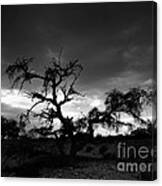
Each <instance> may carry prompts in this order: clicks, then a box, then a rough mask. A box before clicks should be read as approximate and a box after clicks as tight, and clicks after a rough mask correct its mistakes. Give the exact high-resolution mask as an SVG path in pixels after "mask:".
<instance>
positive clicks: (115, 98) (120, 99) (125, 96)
mask: <svg viewBox="0 0 162 186" xmlns="http://www.w3.org/2000/svg"><path fill="white" fill-rule="evenodd" d="M106 95H107V97H106V100H105V105H106V111H105V120H106V121H107V123H109V124H110V125H112V124H113V125H114V126H115V127H116V128H118V127H119V126H122V125H129V127H131V124H130V123H129V124H127V123H126V124H125V123H123V122H119V121H117V117H116V114H115V113H116V112H125V113H127V114H129V115H131V116H132V117H133V118H134V119H135V120H137V121H138V122H139V123H140V124H141V125H147V121H145V120H144V119H142V117H141V113H142V111H143V109H144V105H147V104H149V103H150V101H151V99H150V97H151V95H150V92H148V91H146V90H144V89H141V88H132V89H130V90H129V91H128V92H125V93H123V92H121V91H119V90H116V89H114V90H112V91H111V92H109V93H106Z"/></svg>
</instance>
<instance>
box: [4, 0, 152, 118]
mask: <svg viewBox="0 0 162 186" xmlns="http://www.w3.org/2000/svg"><path fill="white" fill-rule="evenodd" d="M152 10H153V9H152V2H147V3H146V2H145V3H144V2H138V3H133V2H131V3H100V4H98V3H95V4H62V5H59V4H57V5H25V6H23V5H21V6H20V5H19V6H16V5H10V6H2V60H1V61H2V64H1V67H2V78H1V79H2V82H1V85H2V91H1V107H2V108H1V110H2V114H5V115H7V116H9V117H15V116H16V115H17V114H18V113H20V112H21V111H23V110H25V109H27V108H29V107H30V105H31V101H30V100H28V99H27V98H24V95H23V93H19V94H18V89H14V90H13V91H12V92H11V91H10V87H11V84H10V82H9V80H8V78H7V76H6V74H5V69H6V67H7V66H8V65H9V64H11V63H13V62H14V60H15V59H16V58H17V57H21V56H29V57H35V61H34V64H33V68H35V69H36V70H38V71H39V72H41V71H42V70H43V67H44V66H45V65H47V64H48V62H49V61H50V59H51V57H53V56H57V55H58V52H59V50H60V48H61V47H62V48H63V59H64V61H68V60H72V59H76V58H78V59H79V60H80V63H81V64H82V65H83V67H84V70H83V72H82V74H81V77H80V79H79V82H78V84H77V87H78V89H79V90H80V91H82V92H83V93H84V94H85V95H86V96H85V97H84V98H78V99H76V100H74V101H73V102H72V103H69V104H67V106H66V108H65V112H66V114H71V115H77V114H78V113H81V112H83V113H86V112H87V111H88V110H89V109H90V108H92V107H93V106H98V107H99V108H101V109H103V107H104V106H103V101H104V98H105V92H106V91H108V90H110V89H112V88H119V89H122V90H126V89H128V88H130V87H135V86H139V85H146V84H150V83H151V82H152V79H153V26H154V25H153V17H152V14H153V12H152ZM33 87H34V88H35V89H39V87H38V86H37V84H36V83H35V84H33V85H31V86H29V85H27V86H26V89H27V90H30V89H31V88H33Z"/></svg>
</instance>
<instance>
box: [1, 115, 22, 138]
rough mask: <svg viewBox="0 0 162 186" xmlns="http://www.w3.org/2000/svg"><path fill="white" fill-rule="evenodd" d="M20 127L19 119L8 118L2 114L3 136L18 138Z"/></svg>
mask: <svg viewBox="0 0 162 186" xmlns="http://www.w3.org/2000/svg"><path fill="white" fill-rule="evenodd" d="M19 133H20V128H19V126H18V123H17V121H15V120H13V119H7V118H5V117H4V116H1V138H2V140H4V139H17V138H18V137H19Z"/></svg>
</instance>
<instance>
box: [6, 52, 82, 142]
mask: <svg viewBox="0 0 162 186" xmlns="http://www.w3.org/2000/svg"><path fill="white" fill-rule="evenodd" d="M33 61H34V58H25V57H23V58H18V59H17V60H16V61H15V62H14V63H13V64H11V65H9V66H8V68H7V69H6V73H7V74H8V77H9V79H10V80H11V81H12V87H15V86H17V85H19V89H20V91H21V90H22V88H23V87H24V85H25V83H26V82H29V83H32V80H39V81H40V82H42V84H41V91H30V92H27V95H28V96H29V97H30V98H31V99H32V100H34V101H35V103H34V104H33V105H32V107H31V108H29V109H28V110H27V112H26V113H25V114H23V115H21V117H20V119H21V120H24V118H29V116H30V115H32V116H34V117H38V118H40V119H43V120H44V121H45V122H46V123H47V124H48V127H50V125H53V124H54V122H53V121H54V119H59V120H60V121H61V124H62V127H61V129H60V130H61V132H62V135H63V136H68V137H69V138H70V139H71V140H72V141H73V131H74V126H73V121H72V119H73V118H69V117H65V116H64V115H63V112H62V107H63V105H65V104H66V103H67V102H70V101H72V100H73V99H74V96H80V95H81V94H80V92H78V91H76V90H75V88H74V86H75V83H76V81H77V80H78V78H79V76H80V73H81V71H82V69H83V68H82V66H81V65H80V64H79V62H78V60H74V61H70V62H68V63H66V64H63V63H62V62H61V56H59V57H58V58H57V59H56V58H53V59H52V61H51V62H50V64H49V65H48V66H47V67H46V68H45V69H44V73H39V72H36V71H34V70H33V69H32V68H31V67H30V64H31V63H32V62H33ZM60 95H61V97H62V99H61V100H59V96H60ZM42 103H46V105H47V106H46V108H44V109H42V110H41V111H40V112H39V113H38V112H37V113H36V112H34V111H33V110H34V108H35V107H36V106H39V105H40V104H42Z"/></svg>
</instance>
